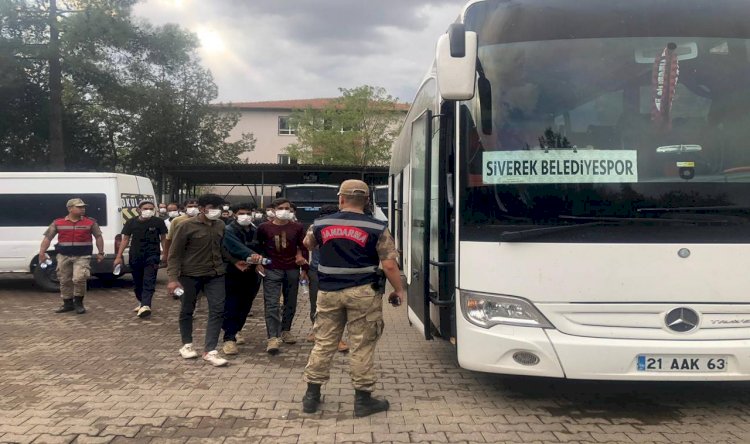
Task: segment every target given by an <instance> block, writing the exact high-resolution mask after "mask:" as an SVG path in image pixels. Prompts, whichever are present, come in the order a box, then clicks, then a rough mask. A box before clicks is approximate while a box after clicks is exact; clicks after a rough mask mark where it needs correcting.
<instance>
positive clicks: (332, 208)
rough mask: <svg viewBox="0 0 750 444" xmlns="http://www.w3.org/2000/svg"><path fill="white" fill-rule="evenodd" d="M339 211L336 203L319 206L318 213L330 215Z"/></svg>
mask: <svg viewBox="0 0 750 444" xmlns="http://www.w3.org/2000/svg"><path fill="white" fill-rule="evenodd" d="M338 212H339V207H338V205H330V204H329V205H323V206H322V207H320V215H321V216H330V215H331V214H336V213H338Z"/></svg>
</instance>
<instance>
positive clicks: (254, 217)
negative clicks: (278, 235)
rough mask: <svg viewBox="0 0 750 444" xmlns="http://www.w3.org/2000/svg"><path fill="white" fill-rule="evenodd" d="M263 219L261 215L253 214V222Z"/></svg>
mask: <svg viewBox="0 0 750 444" xmlns="http://www.w3.org/2000/svg"><path fill="white" fill-rule="evenodd" d="M261 219H263V213H253V220H261Z"/></svg>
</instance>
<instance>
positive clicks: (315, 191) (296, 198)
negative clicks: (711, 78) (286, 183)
mask: <svg viewBox="0 0 750 444" xmlns="http://www.w3.org/2000/svg"><path fill="white" fill-rule="evenodd" d="M338 192H339V190H338V188H334V187H331V188H327V187H295V188H286V189H285V190H284V197H286V198H287V199H289V200H290V201H292V202H294V203H297V202H329V201H330V202H331V203H338V201H339V197H338Z"/></svg>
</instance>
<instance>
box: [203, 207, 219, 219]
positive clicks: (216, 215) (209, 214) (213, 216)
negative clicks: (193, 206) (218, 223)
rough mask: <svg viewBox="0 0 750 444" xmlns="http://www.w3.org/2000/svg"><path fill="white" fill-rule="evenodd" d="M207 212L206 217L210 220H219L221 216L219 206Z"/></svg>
mask: <svg viewBox="0 0 750 444" xmlns="http://www.w3.org/2000/svg"><path fill="white" fill-rule="evenodd" d="M205 214H206V218H208V220H217V219H218V218H220V217H221V210H220V209H218V208H216V209H213V210H208V211H206V213H205Z"/></svg>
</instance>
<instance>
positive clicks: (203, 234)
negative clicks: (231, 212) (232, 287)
mask: <svg viewBox="0 0 750 444" xmlns="http://www.w3.org/2000/svg"><path fill="white" fill-rule="evenodd" d="M223 204H224V199H222V198H221V196H218V195H216V194H204V195H203V196H200V197H199V198H198V215H197V216H195V217H192V218H190V219H187V220H185V221H184V222H182V223H180V224H179V225H178V226H177V228H176V229H175V232H174V235H173V236H172V244H171V246H170V247H169V265H168V266H167V275H168V276H169V284H168V285H167V289H168V290H169V292H170V293H175V291H177V294H179V293H180V291H179V290H182V292H183V293H182V296H180V321H179V322H180V336H181V338H182V344H183V346H182V348H180V355H181V356H182V357H183V358H185V359H192V358H197V357H198V353H197V352H196V351H195V350H194V349H193V312H195V303H196V301H197V299H198V293H199V292H200V291H203V293H205V295H206V300H207V302H208V304H207V305H208V323H207V324H206V342H205V346H204V352H203V359H204V360H205V361H207V362H209V363H210V364H212V365H214V366H216V367H221V366H224V365H227V360H226V359H224V358H222V357H220V356H219V352H218V351H217V350H216V346H217V344H218V343H219V333H220V332H221V324H222V322H223V321H224V274H225V272H226V264H225V263H224V254H225V253H224V249H223V246H222V240H223V238H224V227H225V225H224V222H223V221H222V220H221V219H220V217H221V207H222V205H223Z"/></svg>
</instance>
